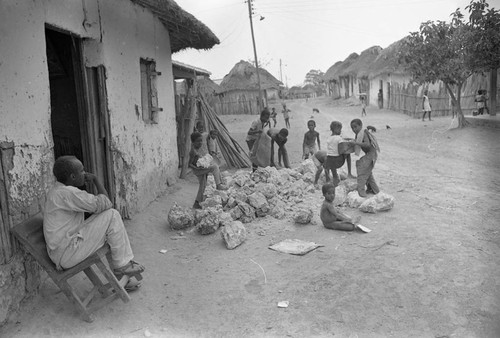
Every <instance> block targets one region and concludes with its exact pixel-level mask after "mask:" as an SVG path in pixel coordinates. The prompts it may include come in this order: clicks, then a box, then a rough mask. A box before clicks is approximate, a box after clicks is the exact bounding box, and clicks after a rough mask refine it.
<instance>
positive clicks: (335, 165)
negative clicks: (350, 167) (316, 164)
mask: <svg viewBox="0 0 500 338" xmlns="http://www.w3.org/2000/svg"><path fill="white" fill-rule="evenodd" d="M344 163H345V156H344V155H339V156H327V157H326V168H328V169H339V168H340V167H342V166H343V165H344Z"/></svg>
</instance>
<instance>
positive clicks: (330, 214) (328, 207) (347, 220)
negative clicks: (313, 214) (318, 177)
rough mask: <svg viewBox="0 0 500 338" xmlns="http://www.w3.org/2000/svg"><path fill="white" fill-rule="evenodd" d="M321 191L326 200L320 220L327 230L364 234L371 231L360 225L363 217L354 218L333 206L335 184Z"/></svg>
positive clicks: (325, 186) (326, 185)
mask: <svg viewBox="0 0 500 338" xmlns="http://www.w3.org/2000/svg"><path fill="white" fill-rule="evenodd" d="M321 190H322V192H323V196H324V197H325V200H324V201H323V205H321V211H320V218H321V222H323V226H324V227H325V228H327V229H331V230H342V231H353V230H355V229H359V230H361V231H363V232H370V231H371V230H369V229H367V228H365V227H363V226H362V225H360V224H359V220H360V218H361V217H359V216H358V217H356V218H352V217H350V216H348V215H346V214H344V213H342V212H341V211H340V210H338V209H337V208H335V206H334V205H333V200H334V199H335V186H334V185H333V184H330V183H327V184H325V185H324V186H323V187H322V188H321Z"/></svg>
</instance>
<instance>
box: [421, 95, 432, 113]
mask: <svg viewBox="0 0 500 338" xmlns="http://www.w3.org/2000/svg"><path fill="white" fill-rule="evenodd" d="M427 94H428V90H427V89H426V90H425V91H424V97H423V98H422V110H423V111H424V115H423V116H422V121H424V120H425V114H426V113H429V121H432V120H431V110H432V106H431V102H430V101H429V97H428V96H427Z"/></svg>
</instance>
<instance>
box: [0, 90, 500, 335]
mask: <svg viewBox="0 0 500 338" xmlns="http://www.w3.org/2000/svg"><path fill="white" fill-rule="evenodd" d="M288 106H289V107H290V108H291V110H292V113H291V116H292V118H291V121H290V122H291V130H290V140H289V142H288V148H289V151H290V153H291V156H290V157H291V159H292V166H293V165H296V164H297V163H299V162H300V155H301V151H302V150H301V144H302V139H303V134H304V132H305V131H306V130H307V127H306V122H307V120H308V119H309V118H310V117H311V115H313V114H312V108H318V109H319V110H320V113H319V114H315V115H313V116H314V119H315V120H316V121H317V125H318V127H317V130H318V131H319V132H320V134H321V140H322V141H323V142H325V143H324V144H325V146H326V136H327V135H328V125H329V123H330V122H331V121H332V120H334V119H336V120H339V121H341V122H342V123H343V125H344V129H343V133H344V135H345V136H352V132H351V131H350V128H349V122H350V120H351V119H352V118H355V117H360V114H361V109H360V106H343V105H339V104H334V103H332V102H331V101H329V100H326V99H321V100H320V99H318V100H309V102H305V101H295V102H289V103H288ZM278 111H280V109H278ZM367 112H368V116H367V117H365V118H363V121H364V123H365V125H373V126H375V127H376V128H377V133H376V136H377V138H378V141H379V144H380V147H381V150H382V151H381V154H380V156H379V160H378V162H377V164H376V167H375V171H374V174H375V177H376V179H377V181H378V183H379V186H380V187H381V189H382V191H384V192H386V193H389V194H391V195H393V196H394V197H395V199H396V203H395V207H394V208H393V209H392V210H390V211H389V212H385V213H379V214H361V213H360V212H359V211H358V210H353V209H348V210H347V212H348V213H350V214H352V215H362V217H363V218H362V224H363V225H366V226H368V227H369V228H371V229H372V230H373V231H372V232H371V233H369V234H362V233H358V232H356V233H347V232H340V231H332V230H327V229H325V228H323V226H322V225H321V223H320V221H319V217H318V215H316V216H315V218H314V219H313V224H310V225H303V226H300V225H296V224H294V223H293V221H291V220H282V221H278V220H274V219H271V218H263V219H258V220H257V221H255V222H253V223H250V224H248V225H247V228H248V229H249V231H250V235H249V238H248V239H247V241H246V242H245V243H244V244H243V245H242V246H240V247H238V248H237V249H235V250H232V251H229V250H226V249H225V247H224V245H223V243H222V241H221V238H220V235H219V234H218V233H216V234H213V235H208V236H201V235H199V234H198V233H196V232H186V233H184V234H183V236H181V237H182V238H183V239H175V238H180V237H179V236H178V235H179V234H178V232H175V231H172V230H170V229H169V227H168V224H167V214H168V211H169V209H170V206H171V205H172V203H173V202H174V201H176V202H178V203H179V204H181V205H185V206H191V205H192V203H193V200H194V196H195V194H196V189H197V181H196V180H195V179H194V178H191V179H189V180H188V181H179V183H178V184H177V185H176V186H175V187H172V188H171V190H170V191H169V192H168V193H167V194H165V196H163V197H162V198H160V199H158V200H157V201H155V202H154V203H152V204H151V205H150V206H149V207H148V209H147V210H145V211H144V212H143V213H141V214H139V215H136V216H134V217H133V219H132V220H130V221H127V222H126V225H127V229H128V231H129V234H130V237H131V242H132V246H133V248H134V251H135V254H136V259H137V260H138V261H140V262H141V263H143V264H144V265H146V267H147V271H146V272H145V280H144V283H143V287H142V288H141V289H140V290H139V291H137V292H135V293H133V294H132V301H131V303H129V304H123V303H121V302H120V301H116V302H114V303H112V304H111V305H109V306H108V307H107V308H105V309H103V310H101V311H99V312H98V317H97V319H96V320H95V322H93V323H91V324H87V323H85V322H83V321H81V320H80V319H79V317H78V315H77V313H76V312H75V310H74V308H73V307H72V305H71V304H70V303H69V302H68V301H67V299H66V298H65V297H64V295H63V294H61V293H60V292H59V291H58V290H57V288H56V287H55V286H54V284H53V283H52V282H51V281H50V279H46V278H45V279H44V282H43V285H42V287H41V291H40V295H39V296H37V297H36V298H35V299H33V300H30V301H29V302H28V303H27V304H25V306H24V312H23V314H22V316H20V317H19V321H18V323H13V324H10V325H8V326H6V327H4V328H2V329H1V330H0V336H5V337H22V336H24V337H26V336H27V337H29V336H64V337H65V336H99V337H109V336H121V337H144V336H149V335H150V336H152V337H283V336H289V337H313V336H318V337H319V336H321V337H326V336H336V337H360V338H361V337H499V336H500V320H499V318H500V260H499V259H498V255H499V253H500V224H499V223H500V222H499V219H500V195H499V192H500V173H499V172H500V171H499V170H498V169H499V168H500V156H499V155H498V154H500V132H499V131H498V130H494V129H485V128H472V127H471V128H466V129H463V130H448V128H449V127H450V126H451V122H452V121H451V119H450V117H439V118H435V119H434V121H432V122H427V121H426V122H421V121H420V120H418V119H411V118H409V117H407V116H406V115H403V114H400V113H396V112H392V111H387V110H378V109H377V108H375V107H368V109H367ZM255 118H256V116H224V117H223V120H224V122H225V123H226V126H227V127H228V129H229V130H230V131H231V132H232V133H233V135H234V137H236V138H237V139H238V140H240V141H241V142H242V145H244V142H243V138H244V135H245V133H246V131H247V130H248V128H249V126H250V123H251V121H252V120H253V119H255ZM386 125H389V126H390V129H386ZM282 126H284V122H283V118H282V116H278V127H282ZM321 198H322V197H321V196H320V193H319V192H316V193H315V194H312V195H311V196H310V200H312V201H314V203H316V202H317V203H318V211H319V203H320V202H321ZM286 238H297V239H303V240H309V241H314V242H316V243H321V244H323V245H324V247H322V248H319V249H317V250H315V251H313V252H310V253H309V254H307V255H305V256H292V255H287V254H280V253H277V252H274V251H271V250H269V249H268V245H269V244H271V243H275V242H277V241H279V240H282V239H286ZM161 249H167V250H168V251H167V253H166V254H161V253H159V250H161ZM284 300H286V301H289V304H290V305H289V307H288V308H278V307H277V303H278V302H279V301H284Z"/></svg>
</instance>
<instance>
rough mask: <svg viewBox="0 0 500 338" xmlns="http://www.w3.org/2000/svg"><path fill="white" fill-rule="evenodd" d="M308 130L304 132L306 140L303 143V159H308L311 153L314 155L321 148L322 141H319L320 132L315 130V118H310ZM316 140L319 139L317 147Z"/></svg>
mask: <svg viewBox="0 0 500 338" xmlns="http://www.w3.org/2000/svg"><path fill="white" fill-rule="evenodd" d="M307 128H308V129H309V131H307V132H306V133H305V134H304V142H303V143H302V149H303V150H304V153H303V155H302V158H303V159H308V158H309V156H310V155H314V153H316V151H318V149H321V143H320V141H319V133H318V132H317V131H315V130H314V128H316V122H315V121H314V120H309V121H308V122H307ZM316 140H317V141H318V147H317V148H316Z"/></svg>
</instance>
